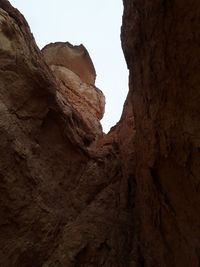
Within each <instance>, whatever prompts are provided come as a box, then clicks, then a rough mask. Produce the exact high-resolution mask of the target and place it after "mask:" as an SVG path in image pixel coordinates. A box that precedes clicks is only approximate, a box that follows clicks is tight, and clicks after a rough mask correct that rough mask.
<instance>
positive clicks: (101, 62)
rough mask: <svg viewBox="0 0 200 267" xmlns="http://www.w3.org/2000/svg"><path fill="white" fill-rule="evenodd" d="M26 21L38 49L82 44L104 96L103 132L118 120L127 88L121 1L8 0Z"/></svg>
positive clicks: (97, 84)
mask: <svg viewBox="0 0 200 267" xmlns="http://www.w3.org/2000/svg"><path fill="white" fill-rule="evenodd" d="M10 2H11V4H12V5H13V6H14V7H16V8H18V9H19V10H20V11H21V13H22V14H23V15H24V16H25V18H26V20H27V21H28V23H29V25H30V27H31V31H32V32H33V35H34V37H35V39H36V42H37V44H38V46H39V47H40V48H42V47H43V46H45V45H46V44H48V43H50V42H57V41H63V42H66V41H69V42H70V43H72V44H73V45H79V44H81V43H82V44H83V45H84V46H85V47H86V48H87V50H88V52H89V54H90V56H91V58H92V61H93V63H94V66H95V69H96V73H97V80H96V86H97V87H99V88H100V89H101V90H102V91H103V93H104V94H105V96H106V112H105V115H104V118H103V120H102V125H103V129H104V131H105V132H107V131H108V130H109V129H110V127H111V126H113V125H115V124H116V122H117V121H118V120H119V118H120V116H121V112H122V107H123V103H124V100H125V98H126V95H127V91H128V72H127V67H126V63H125V60H124V56H123V53H122V50H121V43H120V27H121V20H122V13H123V5H122V0H57V1H55V0H10Z"/></svg>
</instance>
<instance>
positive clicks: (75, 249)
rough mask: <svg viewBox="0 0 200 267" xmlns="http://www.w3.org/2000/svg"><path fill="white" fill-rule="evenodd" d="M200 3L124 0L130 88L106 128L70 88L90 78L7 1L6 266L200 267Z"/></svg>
mask: <svg viewBox="0 0 200 267" xmlns="http://www.w3.org/2000/svg"><path fill="white" fill-rule="evenodd" d="M199 14H200V4H199V1H197V0H196V1H192V2H191V3H188V2H187V1H184V0H176V1H168V2H167V1H141V0H134V1H131V0H124V16H123V26H122V46H123V50H124V53H125V57H126V61H127V65H128V68H129V70H130V90H129V94H128V97H127V100H126V102H125V105H124V111H123V114H122V117H121V119H120V121H119V123H118V124H117V125H116V126H114V127H113V128H112V129H111V131H110V132H109V134H107V135H104V136H101V135H98V134H97V133H96V132H94V131H93V130H92V129H91V127H90V126H89V124H88V123H87V121H86V120H85V117H83V116H82V115H81V113H80V112H78V111H77V109H76V105H75V103H76V101H75V100H73V101H72V97H71V96H70V95H69V97H68V94H69V91H68V94H65V90H69V88H71V87H73V88H74V87H76V88H77V89H81V86H83V84H85V85H87V86H88V82H86V81H83V79H82V78H81V75H78V76H79V77H78V76H77V73H76V72H75V70H72V69H70V68H69V67H68V66H65V65H62V64H61V63H59V64H56V63H55V62H53V63H48V65H49V66H48V65H47V64H46V63H45V61H44V56H43V55H42V53H41V52H40V51H39V49H38V48H37V46H36V44H35V41H34V39H33V37H32V35H31V33H30V30H29V27H28V25H27V23H26V21H25V20H24V18H23V17H22V15H21V14H20V13H19V12H18V11H17V10H15V9H14V8H13V7H12V6H11V5H10V4H9V3H8V1H6V0H0V59H1V60H0V152H1V160H0V266H2V267H66V266H67V267H68V266H69V267H70V266H73V267H74V266H77V267H78V266H85V267H90V266H104V267H128V266H129V267H154V266H156V267H157V266H162V267H179V266H180V267H187V266H192V267H199V262H200V239H199V236H200V232H199V229H200V227H199V226H200V216H199V214H200V210H199V209H200V194H199V184H200V175H199V174H200V157H199V147H200V144H199V140H200V136H199V133H200V131H199V116H200V115H199V114H200V112H199V100H200V96H199V92H200V90H199V85H200V80H199V79H200V76H199V57H200V51H199V50H200V47H199V41H200V40H199V34H198V33H199V25H200V24H199V20H198V18H199ZM51 46H52V45H51ZM53 46H54V45H53ZM47 48H48V46H47ZM70 53H71V52H70ZM54 59H55V58H54V57H53V59H52V60H54ZM65 62H66V61H65ZM78 65H79V64H78ZM63 68H64V70H63ZM52 71H53V72H52ZM53 73H54V75H53ZM89 73H90V72H89ZM66 77H67V78H66ZM77 77H78V78H77ZM92 77H94V76H92ZM79 79H80V80H81V82H80V80H79ZM63 82H65V83H66V84H65V85H62V83H63ZM79 82H80V83H81V85H80V87H79V86H78V83H79ZM82 83H83V84H82ZM85 85H84V86H85ZM90 86H94V84H92V85H90ZM81 90H83V88H82V89H81ZM83 91H84V90H83ZM86 91H87V90H86ZM79 98H80V99H81V97H79ZM86 100H87V99H86ZM82 105H85V106H84V108H85V109H86V107H87V105H88V107H89V104H87V105H86V104H83V103H82ZM99 110H100V109H99ZM98 112H99V113H98ZM98 112H97V113H96V114H98V116H97V115H96V116H97V117H99V118H100V117H101V115H100V113H101V112H100V111H98ZM97 136H98V138H97Z"/></svg>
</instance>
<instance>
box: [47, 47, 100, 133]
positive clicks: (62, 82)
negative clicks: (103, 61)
mask: <svg viewBox="0 0 200 267" xmlns="http://www.w3.org/2000/svg"><path fill="white" fill-rule="evenodd" d="M42 52H43V55H44V58H45V61H46V62H47V64H48V65H49V66H50V68H51V70H52V71H53V73H54V74H55V77H56V78H57V81H58V83H59V87H58V89H59V92H60V93H61V94H62V96H63V97H64V98H65V99H66V101H68V102H70V104H71V105H72V107H73V108H74V109H75V110H76V112H77V114H78V115H79V117H82V118H83V120H84V121H85V123H86V125H87V127H88V128H89V129H90V131H92V132H94V136H100V135H102V127H101V124H100V120H101V119H102V117H103V115H104V109H105V97H104V95H103V93H102V92H101V91H100V90H99V89H98V88H97V87H96V86H95V78H96V72H95V68H94V66H93V63H92V60H91V58H90V56H89V54H88V52H87V50H86V48H85V47H84V46H83V45H80V46H73V45H71V44H70V43H68V42H67V43H61V42H59V43H54V44H49V45H47V46H46V47H44V48H43V49H42Z"/></svg>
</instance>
